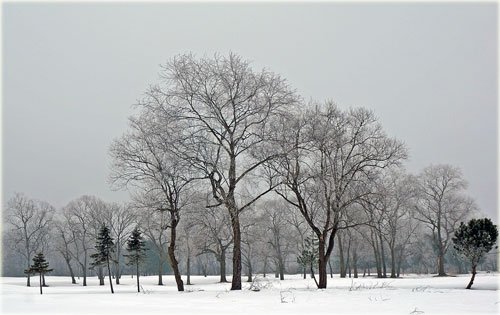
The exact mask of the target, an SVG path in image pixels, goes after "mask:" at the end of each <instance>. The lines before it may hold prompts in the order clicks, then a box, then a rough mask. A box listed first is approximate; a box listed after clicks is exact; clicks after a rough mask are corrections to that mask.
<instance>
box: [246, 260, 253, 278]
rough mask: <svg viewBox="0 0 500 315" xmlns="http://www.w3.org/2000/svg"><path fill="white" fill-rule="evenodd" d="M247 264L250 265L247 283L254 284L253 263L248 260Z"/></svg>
mask: <svg viewBox="0 0 500 315" xmlns="http://www.w3.org/2000/svg"><path fill="white" fill-rule="evenodd" d="M247 263H248V275H247V282H252V277H253V275H252V262H251V261H250V259H247Z"/></svg>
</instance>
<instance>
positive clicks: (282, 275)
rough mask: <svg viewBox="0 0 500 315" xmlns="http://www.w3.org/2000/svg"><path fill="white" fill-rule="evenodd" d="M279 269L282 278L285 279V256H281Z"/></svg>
mask: <svg viewBox="0 0 500 315" xmlns="http://www.w3.org/2000/svg"><path fill="white" fill-rule="evenodd" d="M278 269H279V272H280V280H285V264H284V263H283V258H282V257H281V255H280V257H279V260H278Z"/></svg>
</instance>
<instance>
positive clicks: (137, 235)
mask: <svg viewBox="0 0 500 315" xmlns="http://www.w3.org/2000/svg"><path fill="white" fill-rule="evenodd" d="M127 251H128V252H129V253H130V254H128V255H124V256H125V257H127V265H135V267H136V274H137V292H141V291H140V289H139V264H140V263H141V262H143V261H144V260H145V259H146V242H145V241H144V239H143V237H142V233H141V231H140V230H139V229H138V228H135V229H134V230H133V231H132V234H131V235H130V237H129V239H128V240H127Z"/></svg>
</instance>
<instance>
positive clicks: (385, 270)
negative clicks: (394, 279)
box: [379, 233, 387, 278]
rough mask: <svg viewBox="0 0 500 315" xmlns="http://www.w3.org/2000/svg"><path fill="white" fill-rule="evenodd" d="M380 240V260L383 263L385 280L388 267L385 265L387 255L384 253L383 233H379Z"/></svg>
mask: <svg viewBox="0 0 500 315" xmlns="http://www.w3.org/2000/svg"><path fill="white" fill-rule="evenodd" d="M379 240H380V260H381V262H382V268H383V274H382V277H383V278H387V266H386V264H385V253H384V240H383V239H382V233H379Z"/></svg>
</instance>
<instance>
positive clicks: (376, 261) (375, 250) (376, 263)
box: [368, 231, 382, 278]
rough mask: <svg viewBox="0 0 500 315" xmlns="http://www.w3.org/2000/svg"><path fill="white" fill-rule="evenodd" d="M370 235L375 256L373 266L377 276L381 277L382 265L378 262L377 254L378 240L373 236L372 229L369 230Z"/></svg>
mask: <svg viewBox="0 0 500 315" xmlns="http://www.w3.org/2000/svg"><path fill="white" fill-rule="evenodd" d="M370 236H371V240H372V247H373V257H374V258H375V268H376V269H377V278H382V267H381V264H380V254H379V250H378V242H377V240H376V239H375V238H374V237H373V231H371V235H370ZM368 275H370V270H369V269H368Z"/></svg>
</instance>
